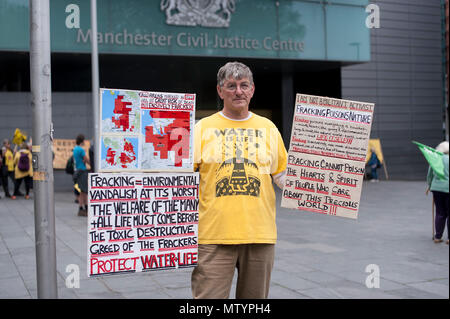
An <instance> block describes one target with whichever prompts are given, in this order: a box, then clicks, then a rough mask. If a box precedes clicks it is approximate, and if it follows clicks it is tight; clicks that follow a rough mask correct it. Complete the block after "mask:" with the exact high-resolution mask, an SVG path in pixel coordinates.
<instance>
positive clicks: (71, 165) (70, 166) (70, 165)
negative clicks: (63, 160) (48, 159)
mask: <svg viewBox="0 0 450 319" xmlns="http://www.w3.org/2000/svg"><path fill="white" fill-rule="evenodd" d="M74 172H75V168H74V161H73V156H71V157H69V159H68V160H67V164H66V173H67V174H70V175H73V173H74Z"/></svg>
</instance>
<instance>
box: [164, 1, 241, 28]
mask: <svg viewBox="0 0 450 319" xmlns="http://www.w3.org/2000/svg"><path fill="white" fill-rule="evenodd" d="M235 7H236V5H235V1H234V0H161V10H162V11H165V14H166V23H167V24H170V25H178V26H197V25H198V26H202V27H213V28H228V27H229V26H230V20H231V14H232V13H233V12H234V10H235Z"/></svg>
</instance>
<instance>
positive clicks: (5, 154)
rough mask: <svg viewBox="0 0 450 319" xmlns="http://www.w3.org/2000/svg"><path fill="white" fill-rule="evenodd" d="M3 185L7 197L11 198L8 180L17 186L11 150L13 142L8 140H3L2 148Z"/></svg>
mask: <svg viewBox="0 0 450 319" xmlns="http://www.w3.org/2000/svg"><path fill="white" fill-rule="evenodd" d="M2 159H3V160H2V162H3V164H2V184H3V190H4V191H5V196H6V197H11V194H10V193H9V185H8V179H11V181H12V182H13V185H14V184H15V180H14V153H13V150H12V149H11V142H10V141H9V140H8V139H4V140H3V147H2Z"/></svg>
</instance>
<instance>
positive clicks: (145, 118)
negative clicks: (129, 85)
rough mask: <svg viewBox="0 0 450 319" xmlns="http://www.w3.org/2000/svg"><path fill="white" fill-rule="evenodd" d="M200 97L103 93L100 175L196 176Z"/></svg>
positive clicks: (118, 92)
mask: <svg viewBox="0 0 450 319" xmlns="http://www.w3.org/2000/svg"><path fill="white" fill-rule="evenodd" d="M195 101H196V99H195V94H185V93H163V92H149V91H134V90H121V89H100V143H99V145H98V146H97V149H98V152H97V154H98V156H99V163H100V167H99V171H100V172H124V171H136V172H139V171H141V172H143V171H146V172H161V171H182V172H192V171H193V133H194V124H195Z"/></svg>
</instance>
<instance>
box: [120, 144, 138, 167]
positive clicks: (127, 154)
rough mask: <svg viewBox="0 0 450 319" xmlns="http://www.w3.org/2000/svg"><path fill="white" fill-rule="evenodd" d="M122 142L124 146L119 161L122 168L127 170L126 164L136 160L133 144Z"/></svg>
mask: <svg viewBox="0 0 450 319" xmlns="http://www.w3.org/2000/svg"><path fill="white" fill-rule="evenodd" d="M123 142H124V143H125V144H124V145H123V152H121V153H120V157H119V160H120V164H121V165H122V167H123V168H127V165H126V164H128V163H131V162H133V161H134V160H135V159H136V156H135V155H136V153H135V152H134V147H133V144H131V143H130V142H127V140H125V139H124V140H123Z"/></svg>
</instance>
